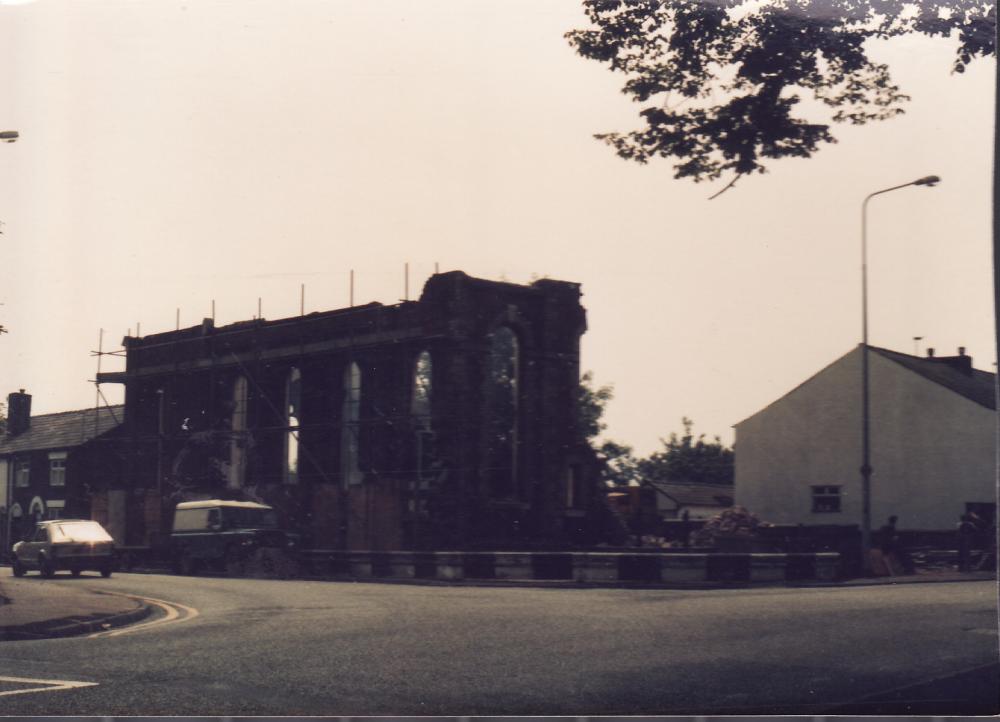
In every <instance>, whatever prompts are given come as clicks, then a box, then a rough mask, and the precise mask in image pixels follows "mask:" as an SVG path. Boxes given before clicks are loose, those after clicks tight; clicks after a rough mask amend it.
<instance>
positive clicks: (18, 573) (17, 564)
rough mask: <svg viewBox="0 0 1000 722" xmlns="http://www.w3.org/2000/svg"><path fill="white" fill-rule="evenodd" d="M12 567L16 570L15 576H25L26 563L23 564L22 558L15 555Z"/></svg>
mask: <svg viewBox="0 0 1000 722" xmlns="http://www.w3.org/2000/svg"><path fill="white" fill-rule="evenodd" d="M11 567H12V571H13V572H14V576H15V577H23V576H24V572H25V571H26V570H25V568H24V565H23V564H21V560H20V559H18V558H17V557H14V563H13V564H12V565H11Z"/></svg>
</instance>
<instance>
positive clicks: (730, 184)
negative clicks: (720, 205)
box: [708, 173, 745, 200]
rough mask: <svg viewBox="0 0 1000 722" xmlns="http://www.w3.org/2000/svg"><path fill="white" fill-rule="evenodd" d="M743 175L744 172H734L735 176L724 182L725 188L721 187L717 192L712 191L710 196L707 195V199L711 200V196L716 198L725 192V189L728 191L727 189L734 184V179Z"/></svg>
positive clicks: (736, 179)
mask: <svg viewBox="0 0 1000 722" xmlns="http://www.w3.org/2000/svg"><path fill="white" fill-rule="evenodd" d="M744 175H745V174H744V173H737V174H736V176H735V177H734V178H733V179H732V180H731V181H729V183H727V184H726V187H725V188H723V189H722V190H721V191H719V192H718V193H713V194H712V195H710V196H709V197H708V200H712V199H713V198H718V197H719V196H721V195H722V194H723V193H725V192H726V191H728V190H729V189H730V188H732V187H733V186H734V185H736V181H738V180H739V179H740V178H742V177H743V176H744Z"/></svg>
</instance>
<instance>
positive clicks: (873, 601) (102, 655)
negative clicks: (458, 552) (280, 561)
mask: <svg viewBox="0 0 1000 722" xmlns="http://www.w3.org/2000/svg"><path fill="white" fill-rule="evenodd" d="M9 573H10V571H9V570H8V569H3V570H0V574H4V575H6V574H9ZM38 583H39V584H81V585H85V586H87V587H90V588H94V589H101V590H105V591H118V592H129V593H135V594H141V595H145V596H148V597H152V598H156V599H160V600H166V601H169V602H174V603H177V604H178V605H184V607H186V608H187V609H185V608H182V607H177V608H176V610H175V611H171V612H170V614H169V616H168V615H166V614H165V613H162V612H161V616H160V617H159V618H160V619H161V620H168V619H169V618H170V617H173V616H174V615H175V614H176V615H177V616H176V619H173V620H172V621H164V622H163V623H161V624H156V625H152V626H148V627H142V628H134V629H133V630H131V631H128V632H127V633H124V634H116V635H114V636H100V637H96V638H83V637H81V638H72V639H52V640H41V641H19V642H5V643H0V710H2V713H3V714H5V715H36V716H41V715H68V714H73V715H102V716H111V715H209V716H231V715H278V714H281V715H284V714H295V715H500V714H504V715H509V714H520V715H531V714H549V715H596V714H609V715H610V714H721V713H735V714H740V713H744V714H778V713H785V714H823V713H824V712H825V711H826V710H828V709H829V708H831V707H833V706H836V705H840V704H848V703H853V702H857V701H858V700H862V699H865V698H869V697H871V696H873V695H883V696H884V695H886V694H887V693H890V692H891V690H898V689H900V688H904V687H908V686H910V685H913V684H915V683H918V682H927V681H930V680H941V679H944V678H948V677H950V676H951V675H955V674H956V673H960V672H964V671H966V670H971V669H975V668H979V667H982V666H983V665H987V664H990V663H995V662H996V661H997V597H996V587H995V585H994V584H993V583H990V582H964V583H954V584H909V585H899V586H872V587H856V588H812V589H785V588H778V589H758V590H720V591H690V590H683V591H669V590H622V589H607V590H592V589H588V590H577V589H523V588H495V587H442V586H411V585H389V584H361V583H343V582H309V581H271V580H247V579H226V578H222V577H217V578H200V577H199V578H187V577H171V576H159V575H138V574H116V575H115V576H114V577H113V578H111V579H107V580H104V579H100V578H97V577H84V578H81V579H71V578H69V577H66V578H57V579H55V580H41V579H39V580H38ZM193 610H196V612H195V611H193ZM981 677H982V675H980V681H979V682H977V683H976V684H975V685H973V686H972V688H971V689H969V690H967V691H964V692H961V693H960V694H961V695H965V696H966V697H970V698H971V697H974V696H976V695H980V696H981V697H982V699H989V693H990V691H991V690H989V689H987V690H983V689H982V680H981ZM11 678H17V680H21V681H12V680H11ZM26 680H44V681H45V683H43V682H31V681H26ZM57 681H58V682H72V683H74V684H76V683H87V684H89V685H91V686H77V687H70V686H67V685H63V686H62V688H60V685H57V684H53V683H54V682H57ZM938 684H939V685H940V684H941V683H940V682H939V683H938ZM927 689H935V688H933V686H932V687H928V688H927ZM28 690H31V691H28ZM12 691H20V693H18V694H5V692H6V693H9V692H12ZM935 694H938V696H939V698H940V696H941V695H942V694H943V695H944V698H946V699H947V698H948V695H949V694H950V695H951V696H952V698H953V697H954V696H955V691H954V689H953V688H950V689H948V690H945V691H943V692H936V693H935ZM961 701H962V700H956V703H958V702H961ZM964 701H965V702H968V701H970V700H969V699H966V700H964ZM851 709H852V711H855V712H856V711H857V709H856V708H851ZM955 712H956V713H968V709H967V708H959V707H958V706H956V709H955ZM916 713H918V714H920V713H921V712H920V711H919V710H917V711H916ZM935 713H936V714H941V712H935Z"/></svg>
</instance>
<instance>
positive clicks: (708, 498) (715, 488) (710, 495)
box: [646, 481, 733, 507]
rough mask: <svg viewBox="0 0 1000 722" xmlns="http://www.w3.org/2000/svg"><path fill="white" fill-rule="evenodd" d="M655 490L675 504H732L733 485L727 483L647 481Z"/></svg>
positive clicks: (726, 505) (727, 505)
mask: <svg viewBox="0 0 1000 722" xmlns="http://www.w3.org/2000/svg"><path fill="white" fill-rule="evenodd" d="M646 483H647V484H648V485H649V486H652V487H653V488H655V489H656V490H657V492H659V493H661V494H664V495H666V496H668V497H670V498H671V499H673V500H674V501H675V502H676V503H677V506H720V507H721V506H724V507H729V506H732V505H733V487H732V486H731V485H729V484H680V483H673V482H665V481H647V482H646Z"/></svg>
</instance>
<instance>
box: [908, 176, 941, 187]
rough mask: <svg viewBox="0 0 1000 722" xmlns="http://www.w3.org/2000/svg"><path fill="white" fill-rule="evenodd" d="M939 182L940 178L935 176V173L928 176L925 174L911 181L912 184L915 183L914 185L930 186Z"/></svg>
mask: <svg viewBox="0 0 1000 722" xmlns="http://www.w3.org/2000/svg"><path fill="white" fill-rule="evenodd" d="M940 182H941V179H940V178H939V177H938V176H936V175H929V176H925V177H923V178H919V179H917V180H915V181H913V185H915V186H931V187H933V186H936V185H937V184H938V183H940Z"/></svg>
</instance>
